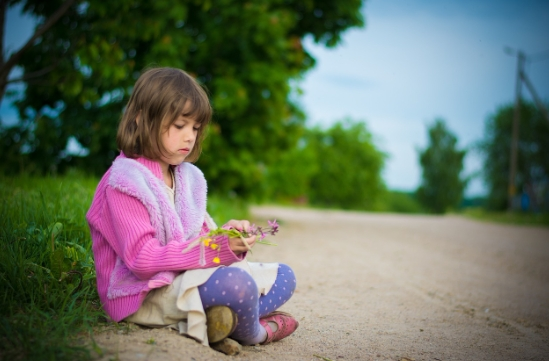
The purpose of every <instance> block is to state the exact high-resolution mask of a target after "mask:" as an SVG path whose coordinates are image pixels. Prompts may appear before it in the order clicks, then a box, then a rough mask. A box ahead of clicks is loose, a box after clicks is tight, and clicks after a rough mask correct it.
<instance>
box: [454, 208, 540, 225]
mask: <svg viewBox="0 0 549 361" xmlns="http://www.w3.org/2000/svg"><path fill="white" fill-rule="evenodd" d="M460 214H462V215H464V216H466V217H469V218H473V219H477V220H480V221H487V222H496V223H506V224H516V225H533V226H545V227H549V213H524V212H490V211H487V210H485V209H482V208H466V209H464V210H463V211H462V212H461V213H460Z"/></svg>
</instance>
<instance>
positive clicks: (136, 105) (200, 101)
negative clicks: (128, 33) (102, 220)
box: [116, 68, 212, 162]
mask: <svg viewBox="0 0 549 361" xmlns="http://www.w3.org/2000/svg"><path fill="white" fill-rule="evenodd" d="M187 103H189V105H188V106H187V107H186V105H187ZM183 109H185V110H188V111H186V112H185V113H183ZM179 115H183V116H185V117H189V118H192V119H193V120H194V121H196V122H198V123H200V124H201V126H200V128H199V130H198V134H197V138H196V142H195V145H194V147H193V149H192V151H191V153H189V155H188V156H187V158H186V159H185V161H186V162H194V161H196V160H198V157H199V156H200V152H201V150H202V149H201V145H202V140H203V138H204V134H205V130H206V127H207V125H208V124H209V122H210V119H211V116H212V107H211V105H210V101H209V100H208V95H207V94H206V91H205V90H204V89H203V88H202V87H201V86H200V85H199V84H198V82H197V81H196V80H195V79H194V78H192V77H191V76H190V75H189V74H187V73H186V72H184V71H183V70H180V69H175V68H152V69H148V70H147V71H145V72H144V73H143V74H141V76H140V77H139V79H137V82H136V83H135V86H134V88H133V91H132V95H131V96H130V100H129V101H128V104H127V105H126V110H125V111H124V114H123V115H122V120H121V121H120V124H119V126H118V133H117V134H116V143H117V145H118V148H119V149H120V150H121V151H122V152H123V153H124V154H125V155H126V156H127V157H130V158H137V157H139V156H144V157H146V158H149V159H158V158H160V156H161V155H162V154H165V152H166V149H165V148H164V146H163V145H162V141H161V134H162V132H164V131H166V130H167V129H168V128H169V127H170V125H171V124H172V123H173V122H175V120H176V119H177V118H178V117H179ZM138 116H139V121H137V117H138Z"/></svg>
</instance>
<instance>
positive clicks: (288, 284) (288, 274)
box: [277, 263, 297, 293]
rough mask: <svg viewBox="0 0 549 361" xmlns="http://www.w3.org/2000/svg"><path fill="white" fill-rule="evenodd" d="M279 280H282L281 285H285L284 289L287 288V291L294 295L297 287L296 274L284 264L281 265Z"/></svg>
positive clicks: (279, 267)
mask: <svg viewBox="0 0 549 361" xmlns="http://www.w3.org/2000/svg"><path fill="white" fill-rule="evenodd" d="M278 279H279V280H280V283H281V284H282V285H283V287H285V289H287V290H290V292H291V293H293V291H294V290H295V288H296V286H297V280H296V278H295V273H294V271H293V270H292V269H291V268H290V266H288V265H286V264H283V263H279V265H278ZM278 279H277V281H278Z"/></svg>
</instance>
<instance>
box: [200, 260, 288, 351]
mask: <svg viewBox="0 0 549 361" xmlns="http://www.w3.org/2000/svg"><path fill="white" fill-rule="evenodd" d="M295 285H296V282H295V277H294V274H293V271H292V270H291V269H290V268H289V267H288V266H286V265H284V264H280V265H279V268H278V276H277V279H276V281H275V285H273V287H272V288H271V290H270V291H269V293H268V294H267V295H265V296H261V297H260V298H258V290H257V285H256V284H255V282H254V280H253V278H252V277H251V276H250V275H249V274H248V273H247V272H245V271H243V270H242V269H240V268H235V267H223V268H219V269H218V270H217V271H215V272H214V274H213V275H212V276H211V277H210V279H209V280H208V281H207V282H206V283H204V284H203V285H201V286H200V287H199V288H198V290H199V292H200V298H201V299H202V304H203V306H204V309H207V308H208V307H212V306H218V305H223V306H228V307H230V308H231V309H232V310H233V311H234V312H235V313H236V314H237V316H238V325H237V327H236V329H235V331H234V332H233V334H232V335H231V338H234V339H235V340H238V341H240V342H242V343H243V344H255V343H260V342H262V341H263V340H264V339H265V338H266V336H267V333H266V331H265V328H264V327H263V326H261V324H260V323H259V318H260V317H262V316H264V315H266V314H268V313H270V312H272V311H274V310H276V309H277V308H278V307H280V306H282V305H283V304H284V303H285V302H286V301H288V299H290V297H291V296H292V294H293V292H294V290H295ZM260 306H261V312H260V310H259V307H260Z"/></svg>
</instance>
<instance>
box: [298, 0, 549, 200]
mask: <svg viewBox="0 0 549 361" xmlns="http://www.w3.org/2000/svg"><path fill="white" fill-rule="evenodd" d="M363 14H364V17H365V19H366V26H365V28H363V29H359V30H351V31H349V32H347V33H346V34H345V35H344V37H343V44H341V45H340V46H338V47H337V48H335V49H326V48H323V47H320V46H315V45H314V44H312V42H310V41H309V42H306V43H305V44H306V47H307V49H309V50H310V51H311V53H312V54H313V55H314V56H315V58H316V59H317V65H316V67H315V69H314V70H312V71H311V72H309V73H308V74H307V75H306V77H305V79H304V81H303V82H302V84H301V86H302V88H303V90H304V93H305V94H304V96H303V97H302V99H301V104H302V105H303V107H304V108H305V110H306V112H307V115H308V119H309V122H310V124H322V125H326V126H327V125H330V124H332V123H333V122H334V121H335V120H338V119H342V118H344V117H351V118H353V119H356V120H364V121H365V122H366V123H367V125H368V127H369V129H370V131H371V132H372V133H373V134H374V135H375V137H376V138H377V140H378V145H379V146H380V148H381V149H383V150H385V151H386V152H388V153H389V156H390V158H389V159H388V161H387V165H386V169H385V172H384V178H385V180H386V182H387V184H388V186H389V187H390V188H393V189H402V190H413V189H415V188H417V186H418V185H419V182H420V178H421V169H420V167H419V163H418V155H417V150H416V149H418V148H424V147H425V146H426V144H427V130H426V129H427V125H428V124H431V123H432V122H433V121H434V119H435V118H437V117H441V118H443V119H445V120H446V123H447V125H448V127H449V128H450V129H451V130H452V131H453V132H454V133H455V134H456V136H457V137H458V139H459V146H460V147H467V146H470V145H472V144H473V143H474V142H476V141H478V140H479V139H481V138H482V136H483V132H484V123H485V119H486V118H487V116H489V115H490V114H492V113H494V112H495V111H496V109H497V108H498V106H500V105H503V104H506V103H509V102H512V101H513V99H514V89H515V75H516V57H512V56H509V55H506V54H505V53H504V51H503V49H504V46H510V47H512V48H515V49H521V50H523V51H524V52H525V53H526V54H532V55H533V54H538V53H542V52H543V54H544V55H545V60H539V61H535V62H534V61H533V62H531V63H529V64H528V65H527V67H526V71H527V74H528V76H529V78H530V79H531V81H532V83H533V84H534V87H535V88H536V90H537V92H538V94H539V96H540V97H541V98H542V99H544V100H545V101H547V100H549V1H533V0H525V1H498V2H496V1H491V0H477V1H471V0H461V1H454V0H437V1H434V0H370V1H367V2H366V4H365V6H364V9H363ZM523 94H524V95H525V97H526V98H528V99H531V98H530V95H529V94H527V91H526V90H523ZM481 166H482V164H481V160H480V157H479V156H478V155H477V154H475V153H473V152H470V154H469V155H468V156H467V158H466V169H465V173H467V174H472V173H474V172H477V171H479V170H480V169H481ZM484 191H485V187H484V186H483V184H482V181H481V180H480V179H477V180H475V181H473V182H472V183H471V184H470V186H469V188H468V189H467V193H468V194H469V195H477V194H481V193H483V192H484Z"/></svg>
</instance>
